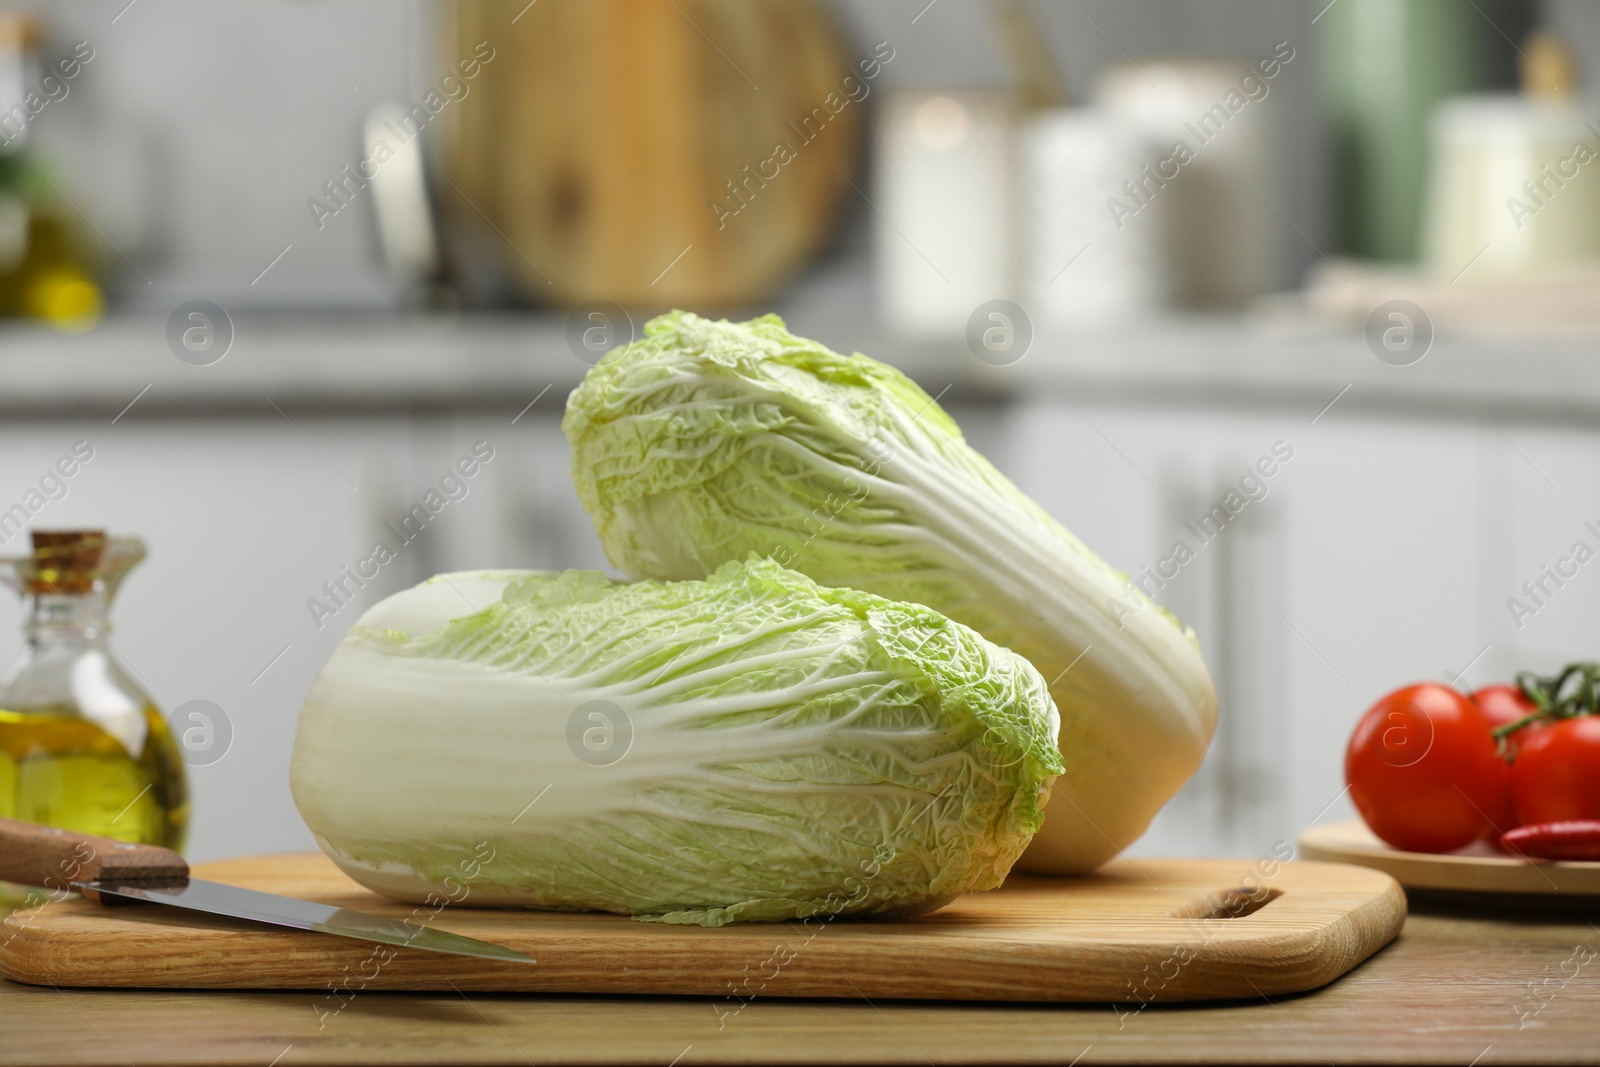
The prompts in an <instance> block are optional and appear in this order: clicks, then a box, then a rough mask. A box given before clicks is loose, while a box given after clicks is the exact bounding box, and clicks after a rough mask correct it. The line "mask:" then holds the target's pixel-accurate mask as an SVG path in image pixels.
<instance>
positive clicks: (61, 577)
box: [28, 530, 106, 593]
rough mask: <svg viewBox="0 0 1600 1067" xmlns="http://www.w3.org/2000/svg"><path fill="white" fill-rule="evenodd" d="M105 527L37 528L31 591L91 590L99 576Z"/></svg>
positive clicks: (34, 535) (34, 539) (30, 582)
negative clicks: (81, 528)
mask: <svg viewBox="0 0 1600 1067" xmlns="http://www.w3.org/2000/svg"><path fill="white" fill-rule="evenodd" d="M105 547H106V534H105V531H104V530H34V531H33V570H32V573H30V574H29V575H28V592H30V593H88V592H91V591H93V589H94V583H95V580H96V579H97V578H98V577H99V576H100V558H101V556H102V555H103V554H104V552H105Z"/></svg>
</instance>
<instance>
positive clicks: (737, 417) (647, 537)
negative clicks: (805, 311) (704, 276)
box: [563, 312, 1216, 873]
mask: <svg viewBox="0 0 1600 1067" xmlns="http://www.w3.org/2000/svg"><path fill="white" fill-rule="evenodd" d="M563 425H564V428H565V430H566V433H567V438H568V440H569V442H570V443H571V445H572V475H573V479H574V481H575V482H576V484H577V489H578V495H579V497H580V498H581V499H582V500H583V503H584V506H585V507H586V508H587V509H588V510H589V513H590V514H591V515H592V516H593V518H594V520H595V525H596V528H597V529H598V530H599V533H600V539H601V541H602V542H604V544H605V548H606V553H607V555H608V556H609V557H610V559H611V561H612V563H614V564H615V565H616V566H618V567H620V568H621V569H622V570H624V571H625V572H627V573H628V574H630V575H632V576H634V577H636V578H658V579H674V578H699V577H703V576H705V575H706V574H709V573H711V572H712V571H714V570H715V569H716V568H717V567H718V566H720V565H721V564H723V563H725V562H726V561H728V560H730V559H742V558H744V557H745V556H746V554H748V553H751V552H755V553H757V554H760V555H763V556H770V557H771V558H773V559H776V560H778V561H779V562H782V563H784V564H786V565H788V566H791V567H793V568H795V569H797V570H800V571H803V572H804V573H806V574H808V575H810V576H811V577H812V578H814V579H816V580H817V581H818V582H821V583H822V584H824V585H828V586H838V587H853V588H857V589H862V590H866V591H869V592H873V593H877V594H878V595H880V596H885V597H888V598H890V599H892V600H898V601H911V602H914V603H920V604H926V605H927V606H929V607H931V608H933V609H935V610H936V611H939V612H942V613H943V614H945V615H947V616H949V617H950V618H952V619H955V620H956V621H958V622H962V623H965V624H966V625H968V626H970V627H972V628H973V629H974V630H977V631H978V632H979V633H981V634H983V635H984V636H985V637H987V638H988V639H989V640H991V641H993V642H995V643H996V644H1000V645H1004V646H1006V647H1008V648H1010V649H1013V650H1014V651H1016V652H1018V653H1020V654H1021V655H1023V656H1025V657H1026V658H1027V659H1028V660H1030V661H1031V662H1032V663H1033V665H1034V666H1035V667H1037V668H1038V669H1039V671H1040V673H1041V674H1043V675H1044V677H1045V678H1046V679H1049V680H1050V683H1051V686H1050V688H1051V694H1052V695H1053V696H1054V698H1055V703H1056V707H1057V708H1058V709H1059V711H1060V714H1061V751H1062V753H1063V754H1064V755H1065V757H1066V772H1065V773H1064V774H1063V775H1062V777H1061V778H1060V780H1059V781H1058V782H1057V783H1056V786H1055V792H1056V793H1057V794H1058V796H1059V799H1058V800H1057V802H1056V803H1054V804H1052V805H1051V808H1050V817H1049V818H1048V819H1047V820H1045V825H1044V828H1043V829H1042V830H1041V831H1040V833H1039V834H1038V836H1037V837H1036V838H1035V839H1034V843H1033V845H1032V847H1031V848H1030V849H1029V851H1028V854H1027V856H1025V857H1024V858H1023V861H1022V863H1021V866H1022V867H1024V868H1025V869H1031V870H1036V871H1046V872H1054V873H1072V872H1079V871H1086V870H1090V869H1092V868H1094V867H1096V866H1098V865H1099V864H1100V863H1101V862H1103V861H1104V860H1106V859H1107V858H1109V857H1110V856H1111V855H1113V854H1114V853H1115V852H1117V851H1118V850H1120V849H1122V848H1123V847H1125V846H1126V845H1128V844H1129V843H1131V842H1132V841H1133V840H1134V839H1135V838H1137V837H1138V836H1139V835H1140V834H1142V833H1143V832H1144V831H1145V829H1146V827H1148V825H1149V823H1150V820H1151V818H1152V817H1154V815H1155V813H1156V811H1157V810H1158V809H1159V808H1160V807H1161V805H1162V804H1164V803H1165V802H1166V801H1167V799H1168V798H1169V797H1171V796H1172V794H1173V793H1175V792H1176V791H1177V789H1178V787H1179V786H1181V785H1182V784H1183V783H1184V781H1185V780H1187V779H1188V778H1189V776H1190V775H1191V774H1193V773H1194V771H1195V769H1196V768H1197V767H1198V766H1199V765H1200V761H1201V759H1202V758H1203V756H1204V755H1205V749H1206V746H1207V744H1208V743H1209V742H1210V739H1211V734H1212V730H1213V728H1214V726H1215V723H1216V694H1215V691H1214V690H1213V688H1212V684H1211V677H1210V675H1209V673H1208V672H1207V671H1206V667H1205V664H1204V662H1203V661H1202V660H1201V658H1200V651H1199V645H1198V643H1197V642H1196V640H1195V638H1194V635H1193V633H1191V632H1189V631H1187V630H1186V629H1185V628H1183V627H1182V626H1181V625H1180V624H1179V623H1178V622H1177V620H1176V619H1174V618H1173V617H1172V616H1171V615H1170V614H1169V613H1167V612H1166V611H1165V610H1163V609H1161V608H1159V607H1157V606H1155V605H1154V604H1152V603H1151V602H1150V601H1149V599H1148V598H1147V597H1146V596H1145V595H1144V594H1143V593H1142V592H1140V591H1139V590H1138V589H1137V588H1135V587H1134V586H1133V584H1132V583H1131V582H1129V581H1128V579H1127V578H1126V576H1124V575H1122V574H1120V573H1118V572H1117V571H1116V570H1114V569H1112V568H1111V567H1110V566H1108V565H1107V564H1106V563H1105V562H1103V561H1102V560H1101V559H1100V558H1099V557H1098V556H1096V555H1095V554H1094V553H1093V552H1091V551H1090V550H1089V549H1088V548H1087V547H1085V546H1084V545H1083V543H1082V542H1080V541H1079V540H1078V539H1077V538H1076V537H1074V536H1073V535H1072V534H1071V533H1070V532H1068V531H1067V530H1066V529H1065V528H1064V527H1063V526H1062V525H1061V524H1060V523H1058V522H1056V521H1055V520H1054V519H1052V518H1051V517H1050V516H1049V515H1048V514H1046V513H1045V511H1044V510H1043V509H1042V508H1040V507H1039V506H1038V505H1037V504H1035V503H1034V502H1033V501H1032V500H1030V499H1028V498H1027V497H1026V496H1024V495H1023V494H1022V492H1021V491H1020V490H1018V489H1017V487H1016V486H1015V485H1013V484H1012V483H1011V482H1010V481H1009V480H1008V479H1007V478H1006V477H1005V476H1004V475H1002V474H1001V473H1000V472H999V471H997V470H996V469H995V468H994V467H993V466H992V465H991V464H990V463H989V462H988V461H987V460H985V459H984V458H983V457H982V456H981V455H979V454H978V453H977V452H976V451H974V450H973V449H972V448H971V447H970V446H968V445H967V443H966V441H965V440H963V438H962V436H961V431H960V430H959V429H958V428H957V426H956V424H955V422H954V420H952V419H951V418H950V416H949V415H947V414H946V413H945V412H944V411H943V410H942V409H941V408H940V407H939V405H938V404H936V403H934V401H933V400H932V399H931V398H930V397H929V396H928V395H927V394H926V393H924V392H923V391H922V390H921V389H920V388H918V387H917V386H916V385H915V384H914V383H913V382H912V381H911V380H910V379H909V378H907V377H906V376H905V375H903V374H901V373H900V372H899V371H897V370H895V369H893V368H891V367H888V366H885V365H884V364H882V363H878V362H876V361H875V360H871V359H868V358H867V357H866V356H862V355H859V354H858V355H851V356H844V355H840V354H838V353H836V352H832V351H829V350H828V349H827V348H825V347H823V346H822V345H820V344H817V343H816V342H814V341H808V340H806V339H804V338H800V337H796V336H794V335H793V334H791V333H789V331H788V330H786V329H785V328H784V325H783V322H782V320H780V319H779V318H777V317H776V316H773V315H767V316H763V317H762V318H758V319H752V320H751V321H749V322H743V323H732V322H726V321H721V322H714V321H711V320H708V319H704V318H701V317H700V316H697V315H693V314H689V313H685V312H672V313H671V314H668V315H663V316H661V317H659V318H656V319H654V320H652V321H651V322H650V323H648V324H647V325H646V327H645V336H644V337H643V338H642V339H641V340H639V341H637V342H635V343H634V344H632V345H629V346H627V347H625V348H621V349H617V350H614V351H613V352H612V353H610V354H609V355H608V356H607V357H606V358H605V360H603V361H602V362H601V364H600V365H599V366H596V367H595V368H593V369H592V370H590V371H589V373H588V376H587V377H586V378H585V379H584V381H583V384H582V385H580V386H579V387H578V388H577V389H576V390H575V391H574V392H573V393H572V396H571V397H570V399H569V400H568V401H567V413H566V419H565V421H564V424H563ZM1062 461H1063V462H1071V457H1070V456H1064V457H1062Z"/></svg>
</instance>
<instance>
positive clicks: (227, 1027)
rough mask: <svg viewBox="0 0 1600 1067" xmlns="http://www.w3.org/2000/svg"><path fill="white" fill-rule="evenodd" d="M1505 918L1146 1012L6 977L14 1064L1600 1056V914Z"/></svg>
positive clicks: (1420, 923)
mask: <svg viewBox="0 0 1600 1067" xmlns="http://www.w3.org/2000/svg"><path fill="white" fill-rule="evenodd" d="M1484 914H1485V913H1474V912H1469V911H1465V910H1460V909H1454V908H1449V907H1443V906H1438V905H1429V904H1426V903H1420V902H1413V912H1412V915H1411V917H1410V919H1409V920H1408V921H1407V925H1406V928H1405V932H1404V933H1403V934H1402V935H1401V937H1400V939H1399V940H1398V941H1397V942H1395V943H1394V944H1393V945H1391V946H1389V947H1388V948H1386V949H1384V950H1383V951H1382V952H1380V953H1379V954H1378V955H1377V956H1375V957H1374V958H1373V959H1371V960H1370V961H1368V962H1367V963H1365V964H1363V965H1362V966H1360V967H1358V968H1357V969H1356V970H1355V971H1354V972H1352V973H1351V974H1350V975H1349V976H1347V977H1346V978H1344V979H1342V980H1340V981H1338V982H1335V983H1334V984H1333V985H1331V986H1329V987H1327V988H1325V989H1322V990H1320V991H1318V992H1315V993H1310V994H1305V995H1303V996H1298V997H1291V998H1284V999H1281V1000H1276V1001H1274V1002H1270V1003H1268V1002H1265V1001H1256V1002H1254V1003H1239V1004H1232V1005H1218V1006H1214V1007H1194V1006H1188V1007H1160V1006H1151V1007H1147V1008H1145V1009H1144V1010H1143V1011H1140V1012H1132V1011H1131V1010H1130V1009H1129V1008H1127V1007H1123V1008H1120V1009H1119V1008H1114V1007H1111V1006H1098V1007H1081V1006H1077V1007H1032V1006H1004V1007H995V1006H985V1005H952V1004H936V1003H914V1004H906V1003H888V1002H877V1003H866V1004H864V1003H859V1002H845V1001H793V1000H791V1001H779V1000H770V1001H762V1000H755V1001H752V1002H750V1003H748V1004H747V1005H745V1006H744V1007H743V1009H742V1010H739V1007H740V1006H739V1004H738V1002H736V1001H732V1000H728V1001H710V1000H704V999H691V998H681V999H675V998H655V999H631V998H627V999H625V998H620V997H617V998H589V997H581V998H580V997H547V996H518V995H483V994H473V995H471V996H470V997H467V996H449V995H445V996H440V995H432V994H430V995H418V994H393V993H390V994H380V993H363V994H358V995H357V996H356V997H355V998H354V999H353V1000H352V1001H351V1002H350V1003H349V1004H348V1006H347V1007H345V1009H344V1010H343V1011H342V1012H341V1013H340V1014H338V1015H336V1016H331V1017H328V1018H326V1019H325V1020H323V1024H324V1025H323V1026H322V1027H321V1029H319V1028H318V1021H319V1019H318V1015H317V1011H316V1009H315V1007H314V1004H318V1003H325V1002H324V1001H319V1000H318V998H317V997H316V996H315V995H314V994H311V993H218V992H195V993H172V992H152V993H135V992H113V991H93V990H83V989H64V990H56V989H50V988H35V987H30V986H22V985H15V984H11V983H7V982H4V981H0V1065H10V1064H28V1063H48V1064H107V1065H111V1067H128V1065H130V1064H132V1065H137V1067H150V1065H155V1064H202V1063H204V1064H248V1065H250V1067H268V1065H269V1064H277V1065H278V1067H299V1065H302V1064H323V1063H361V1064H366V1063H374V1064H375V1063H473V1064H513V1065H519V1067H520V1065H524V1064H538V1065H539V1067H546V1065H548V1064H555V1063H637V1064H646V1065H649V1067H669V1065H670V1064H674V1063H676V1064H680V1065H683V1067H688V1065H691V1064H695V1063H706V1062H720V1063H805V1062H823V1063H846V1062H849V1063H866V1062H872V1063H906V1064H913V1065H916V1064H924V1063H926V1064H933V1063H978V1062H984V1063H998V1062H1018V1063H1021V1062H1027V1063H1047V1062H1048V1063H1071V1062H1073V1061H1076V1062H1078V1063H1079V1064H1082V1065H1085V1067H1088V1065H1091V1064H1095V1063H1108V1062H1119V1063H1252V1064H1266V1063H1279V1064H1283V1063H1307V1064H1323V1063H1329V1062H1332V1063H1343V1062H1362V1063H1390V1062H1399V1063H1439V1064H1452V1065H1456V1067H1468V1065H1469V1064H1477V1065H1480V1067H1487V1065H1489V1064H1496V1063H1512V1062H1515V1063H1600V929H1597V928H1596V926H1595V925H1594V924H1593V923H1592V922H1590V919H1595V918H1600V909H1597V910H1595V911H1591V912H1588V913H1584V914H1568V915H1559V916H1554V917H1548V918H1536V919H1511V918H1504V917H1500V918H1496V917H1483V915H1484ZM1536 989H1537V990H1540V991H1537V992H1536ZM1519 1013H1520V1017H1519Z"/></svg>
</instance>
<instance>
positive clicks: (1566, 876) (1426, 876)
mask: <svg viewBox="0 0 1600 1067" xmlns="http://www.w3.org/2000/svg"><path fill="white" fill-rule="evenodd" d="M1300 856H1301V858H1302V859H1308V860H1325V861H1330V862H1333V863H1355V864H1359V865H1360V866H1363V867H1375V868H1377V869H1378V870H1380V871H1383V872H1384V873H1385V874H1389V875H1392V876H1393V877H1394V879H1395V880H1396V881H1397V882H1399V883H1400V884H1401V885H1403V886H1405V887H1406V888H1407V889H1426V890H1439V891H1446V892H1453V893H1474V894H1485V893H1489V894H1494V893H1502V894H1516V895H1534V896H1572V897H1583V896H1600V863H1564V862H1563V863H1557V862H1553V861H1552V862H1529V861H1528V860H1524V859H1518V858H1516V857H1514V856H1507V855H1506V854H1505V853H1503V852H1501V851H1499V850H1498V849H1496V848H1494V847H1493V846H1491V845H1489V844H1487V843H1485V842H1481V841H1480V842H1478V843H1477V844H1474V845H1471V846H1469V847H1467V848H1464V849H1461V850H1459V851H1456V852H1446V853H1431V852H1402V851H1400V850H1399V849H1395V848H1390V847H1389V846H1388V845H1386V844H1384V843H1383V842H1382V841H1379V840H1378V839H1377V837H1375V836H1374V835H1373V833H1372V831H1371V830H1368V829H1367V827H1366V824H1365V823H1363V822H1362V821H1361V820H1360V819H1351V820H1349V821H1348V822H1337V823H1329V824H1328V825H1327V826H1313V827H1312V828H1311V829H1309V830H1307V831H1306V832H1305V833H1303V834H1301V835H1300Z"/></svg>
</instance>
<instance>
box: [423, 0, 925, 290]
mask: <svg viewBox="0 0 1600 1067" xmlns="http://www.w3.org/2000/svg"><path fill="white" fill-rule="evenodd" d="M450 10H452V11H454V13H455V22H454V26H453V36H454V37H455V38H456V40H457V42H458V43H457V46H456V47H457V49H458V51H459V52H460V54H462V55H469V54H472V49H473V47H474V46H475V43H477V42H487V44H486V46H485V47H486V48H488V47H492V48H493V49H494V59H493V60H492V61H490V62H487V63H485V64H483V66H482V70H481V72H480V74H479V75H478V77H477V78H476V80H475V81H474V83H473V88H472V96H471V97H470V98H468V99H466V100H464V101H463V102H462V103H461V104H460V105H459V106H457V107H455V108H453V109H452V110H451V112H450V116H451V117H450V122H449V124H448V128H449V130H450V135H449V138H448V141H447V147H446V150H445V154H444V174H445V176H446V177H447V178H448V184H444V185H442V186H441V189H440V196H441V203H442V204H443V205H444V207H445V208H446V209H447V213H448V216H449V217H450V218H452V219H454V220H456V221H457V222H458V223H459V224H461V225H465V226H471V227H483V228H485V233H486V235H487V238H488V242H489V243H488V244H487V245H486V247H490V248H493V249H495V251H496V252H497V253H498V254H500V255H501V258H502V259H503V261H504V263H505V266H506V268H507V269H508V270H509V272H510V274H511V275H512V276H513V278H514V279H515V280H516V282H517V284H518V286H519V288H520V290H521V292H522V294H523V295H524V296H526V297H527V298H528V299H530V300H533V301H535V302H538V303H547V304H558V305H573V304H578V303H580V302H583V301H588V300H607V301H614V302H616V303H619V304H622V305H624V306H627V307H639V308H652V307H668V306H675V307H690V306H693V307H697V308H718V307H723V308H726V307H732V306H743V305H748V304H752V303H759V302H761V301H763V300H766V299H768V298H770V297H771V296H772V294H773V293H774V292H775V291H776V290H777V289H778V287H779V286H780V285H781V284H782V283H783V282H785V281H787V280H788V279H789V278H790V277H791V276H792V275H793V274H794V273H795V272H796V271H798V270H799V269H801V268H802V267H803V266H804V265H805V264H806V263H807V262H808V261H809V260H810V259H811V258H812V257H813V256H814V255H815V254H817V252H819V251H820V250H821V248H822V247H823V246H824V245H825V243H826V242H827V241H828V240H829V238H830V237H831V235H832V234H833V231H834V223H835V220H836V218H837V216H838V213H839V210H840V207H841V204H842V202H843V198H844V197H846V196H850V195H854V194H853V193H852V190H851V188H850V184H851V176H852V175H853V174H854V173H855V169H856V160H857V157H858V155H859V148H860V140H861V128H862V127H861V120H862V113H863V111H864V110H865V108H866V107H867V106H868V105H867V99H868V97H869V96H871V95H873V94H875V93H876V92H877V91H878V90H879V87H880V85H881V81H875V80H874V78H873V77H872V75H876V74H878V73H879V72H880V71H881V70H882V69H883V68H882V64H881V63H880V62H879V61H878V59H877V58H874V57H873V56H868V57H867V58H866V60H865V61H863V60H860V59H856V58H855V57H852V56H851V54H850V52H849V50H848V48H847V46H846V44H845V41H844V38H843V35H842V33H841V32H840V30H839V28H838V26H837V24H836V21H835V19H834V17H833V15H832V13H831V11H830V9H829V8H827V7H825V6H824V5H822V4H820V3H818V2H817V0H541V2H540V3H538V4H529V3H527V0H463V2H462V3H460V4H458V5H455V6H454V7H453V8H451V9H450ZM883 54H884V55H886V56H889V57H892V55H893V52H892V50H890V49H889V48H888V46H885V51H884V53H883ZM863 62H865V64H866V65H865V66H863V65H862V64H863ZM864 72H868V73H864ZM876 102H877V101H876V100H874V101H872V103H873V104H876Z"/></svg>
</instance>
